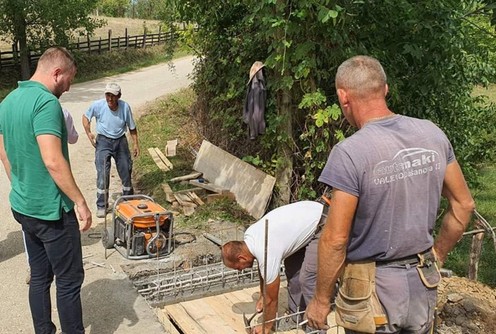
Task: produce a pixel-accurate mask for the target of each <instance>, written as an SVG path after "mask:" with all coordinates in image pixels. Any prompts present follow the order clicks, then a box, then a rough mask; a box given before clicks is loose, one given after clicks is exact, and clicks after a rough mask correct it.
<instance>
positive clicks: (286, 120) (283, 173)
mask: <svg viewBox="0 0 496 334" xmlns="http://www.w3.org/2000/svg"><path fill="white" fill-rule="evenodd" d="M286 10H287V6H286V1H285V0H278V3H277V5H276V6H275V9H274V11H275V13H274V14H275V16H276V17H287V13H286ZM284 39H285V27H284V25H281V26H280V27H279V29H277V30H276V32H275V40H277V41H283V40H284ZM279 45H280V46H279V50H277V53H278V54H280V55H282V54H284V51H285V50H284V49H285V47H286V46H285V45H284V44H283V43H281V44H279ZM285 61H286V60H285V59H282V62H280V63H278V66H277V67H276V68H275V70H276V73H277V75H279V76H281V77H284V76H285V75H288V74H287V73H285V72H286V71H287V70H285V69H286V68H287V64H286V63H285ZM291 94H292V93H291V89H288V88H283V89H281V90H280V91H278V92H277V108H278V114H279V116H280V117H279V118H280V120H281V121H280V124H279V128H278V129H277V131H278V133H279V136H278V137H279V138H281V139H280V140H279V141H278V143H277V157H278V163H277V167H276V171H275V173H276V195H275V198H274V202H275V205H276V206H281V205H284V204H288V203H289V202H290V200H291V184H292V175H293V150H292V149H291V146H290V145H291V143H292V142H293V114H292V98H291V97H292V95H291Z"/></svg>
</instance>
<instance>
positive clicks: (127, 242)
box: [102, 195, 173, 260]
mask: <svg viewBox="0 0 496 334" xmlns="http://www.w3.org/2000/svg"><path fill="white" fill-rule="evenodd" d="M172 225H173V217H172V213H171V212H169V211H167V210H165V209H164V208H163V207H161V206H160V205H158V204H157V203H155V201H154V200H153V199H152V198H151V197H149V196H145V195H128V196H121V197H119V198H118V199H117V200H116V201H115V203H114V206H113V209H112V221H111V223H110V224H107V219H106V218H105V229H104V231H103V235H102V243H103V247H105V249H110V248H115V249H116V250H117V251H118V252H119V253H121V254H122V256H124V257H125V258H127V259H131V260H139V259H149V258H158V257H161V256H165V255H168V254H170V252H171V251H172V237H173V236H172Z"/></svg>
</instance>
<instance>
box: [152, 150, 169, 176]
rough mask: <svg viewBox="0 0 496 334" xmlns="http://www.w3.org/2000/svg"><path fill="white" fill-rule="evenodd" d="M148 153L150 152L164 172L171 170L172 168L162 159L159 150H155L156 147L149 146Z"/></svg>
mask: <svg viewBox="0 0 496 334" xmlns="http://www.w3.org/2000/svg"><path fill="white" fill-rule="evenodd" d="M148 153H150V155H151V157H152V159H153V161H154V162H155V164H156V165H157V166H158V168H160V169H161V170H163V171H164V172H168V171H170V168H169V167H167V166H166V165H165V163H164V162H163V161H162V159H160V157H159V155H158V154H157V151H155V148H154V147H149V148H148Z"/></svg>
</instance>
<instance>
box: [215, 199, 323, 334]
mask: <svg viewBox="0 0 496 334" xmlns="http://www.w3.org/2000/svg"><path fill="white" fill-rule="evenodd" d="M323 208H324V206H323V205H322V204H321V203H319V202H314V201H300V202H295V203H291V204H288V205H284V206H281V207H279V208H277V209H274V210H272V211H270V212H269V213H267V214H266V215H265V216H264V217H262V218H261V219H260V220H258V221H257V222H256V223H254V224H253V225H251V226H250V227H249V228H248V229H247V230H246V232H245V235H244V240H243V241H229V242H227V243H226V244H224V245H223V246H222V259H223V262H224V265H226V266H227V267H229V268H233V269H237V270H243V269H247V268H250V267H252V266H253V262H254V260H255V259H256V260H257V262H258V270H259V276H260V298H259V300H258V302H257V305H256V311H257V312H262V310H263V306H264V301H263V285H264V281H265V282H266V284H267V290H266V301H265V304H266V307H267V310H266V313H265V317H266V319H268V320H271V319H275V317H276V313H277V308H278V296H279V285H280V276H279V273H280V269H281V262H282V261H284V267H285V271H286V277H287V282H288V283H287V285H288V296H289V298H288V299H289V300H288V307H289V312H290V313H295V312H297V311H300V312H302V311H304V310H305V308H306V305H307V303H308V302H309V301H310V299H311V298H312V296H313V290H314V287H315V280H316V268H317V262H316V261H317V244H318V237H319V235H320V233H319V230H320V228H319V226H320V224H319V222H320V220H321V216H322V211H323ZM266 220H267V221H268V239H267V263H266V264H265V263H264V253H265V221H266ZM265 269H266V272H267V276H266V277H264V271H265ZM296 320H297V319H291V321H292V322H294V321H296ZM301 320H303V318H302V317H301V319H300V321H301ZM272 325H273V322H271V321H269V322H267V323H266V328H265V332H266V333H269V331H270V329H271V328H272ZM262 330H263V328H262V325H258V326H256V327H255V328H253V329H252V333H262Z"/></svg>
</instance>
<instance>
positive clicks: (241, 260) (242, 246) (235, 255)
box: [221, 240, 255, 270]
mask: <svg viewBox="0 0 496 334" xmlns="http://www.w3.org/2000/svg"><path fill="white" fill-rule="evenodd" d="M221 254H222V262H223V263H224V265H225V266H226V267H228V268H232V269H237V270H243V269H246V268H249V267H251V266H253V261H254V260H255V258H254V257H253V255H252V254H251V253H250V251H249V250H248V247H247V246H246V243H245V242H244V241H237V240H233V241H229V242H226V243H225V244H224V245H223V246H222V249H221Z"/></svg>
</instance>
